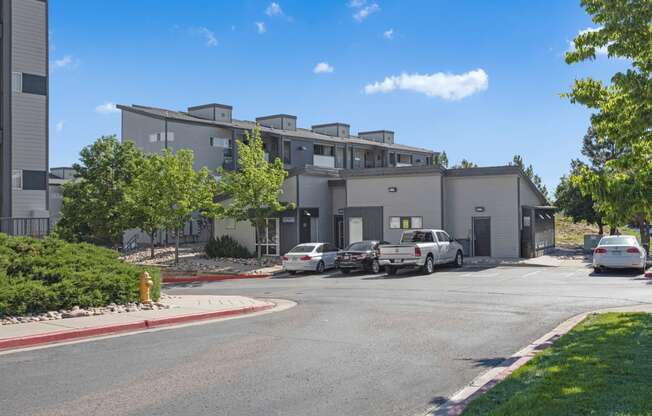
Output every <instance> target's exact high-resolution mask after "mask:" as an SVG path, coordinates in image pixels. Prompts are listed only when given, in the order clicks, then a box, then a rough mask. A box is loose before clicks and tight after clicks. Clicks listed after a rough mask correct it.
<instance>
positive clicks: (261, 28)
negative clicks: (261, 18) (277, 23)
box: [256, 22, 267, 35]
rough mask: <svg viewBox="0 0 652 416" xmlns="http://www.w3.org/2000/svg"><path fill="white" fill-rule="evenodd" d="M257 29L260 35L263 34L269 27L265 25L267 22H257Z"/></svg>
mask: <svg viewBox="0 0 652 416" xmlns="http://www.w3.org/2000/svg"><path fill="white" fill-rule="evenodd" d="M256 30H257V31H258V34H259V35H262V34H263V33H265V32H267V27H266V26H265V22H256Z"/></svg>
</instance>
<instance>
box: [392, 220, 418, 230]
mask: <svg viewBox="0 0 652 416" xmlns="http://www.w3.org/2000/svg"><path fill="white" fill-rule="evenodd" d="M422 227H423V217H389V228H392V229H402V230H409V229H417V228H422Z"/></svg>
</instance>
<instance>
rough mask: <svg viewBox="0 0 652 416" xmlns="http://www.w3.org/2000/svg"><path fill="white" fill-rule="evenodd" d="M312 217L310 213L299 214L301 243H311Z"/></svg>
mask: <svg viewBox="0 0 652 416" xmlns="http://www.w3.org/2000/svg"><path fill="white" fill-rule="evenodd" d="M310 228H311V227H310V217H309V216H308V215H301V216H299V243H310V242H311V240H310V237H311V235H310Z"/></svg>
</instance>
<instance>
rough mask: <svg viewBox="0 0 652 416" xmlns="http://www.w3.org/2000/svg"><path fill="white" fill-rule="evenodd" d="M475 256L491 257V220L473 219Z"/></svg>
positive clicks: (483, 218)
mask: <svg viewBox="0 0 652 416" xmlns="http://www.w3.org/2000/svg"><path fill="white" fill-rule="evenodd" d="M473 255H474V256H487V257H488V256H491V219H490V218H489V217H475V218H473Z"/></svg>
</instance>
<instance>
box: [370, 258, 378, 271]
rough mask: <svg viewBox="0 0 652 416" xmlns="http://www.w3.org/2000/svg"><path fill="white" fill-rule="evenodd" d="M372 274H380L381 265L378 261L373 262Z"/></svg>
mask: <svg viewBox="0 0 652 416" xmlns="http://www.w3.org/2000/svg"><path fill="white" fill-rule="evenodd" d="M371 272H372V273H373V274H378V273H380V263H378V260H374V261H372V262H371Z"/></svg>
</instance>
